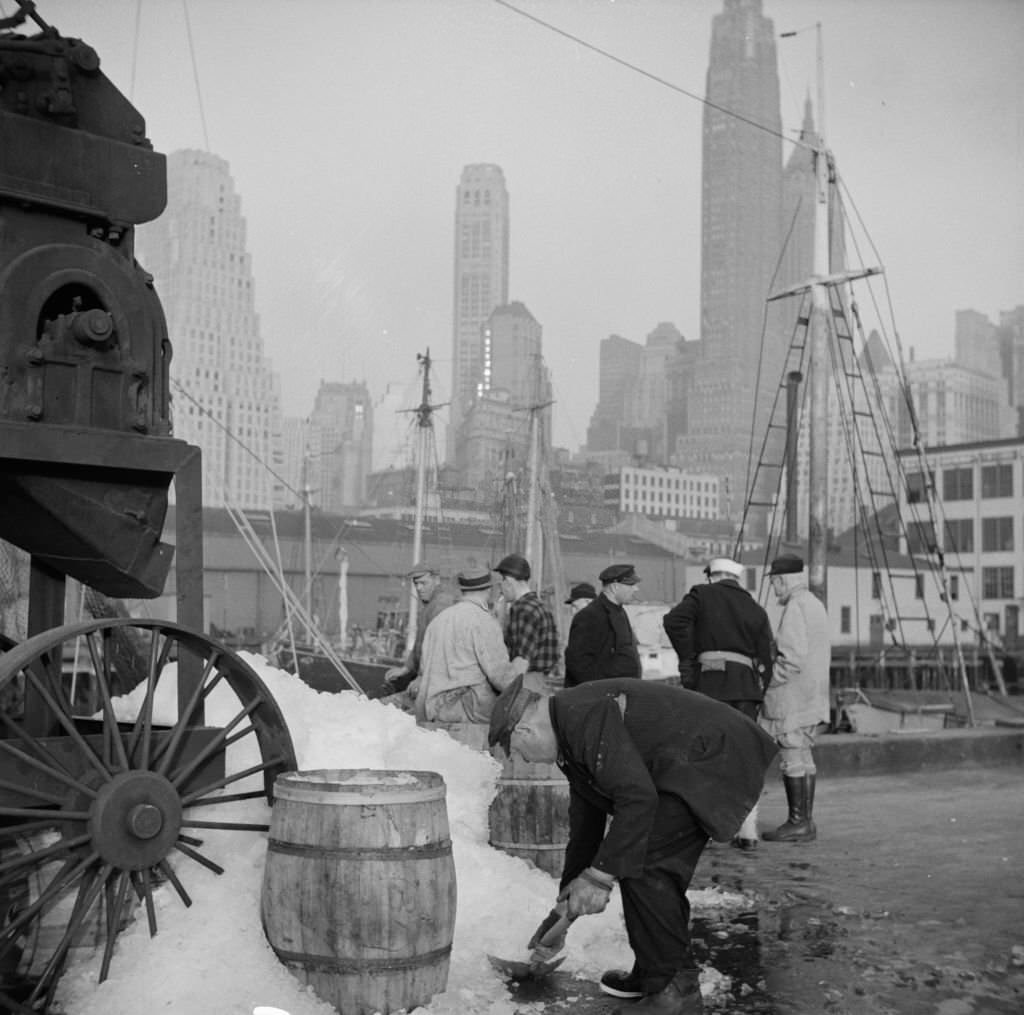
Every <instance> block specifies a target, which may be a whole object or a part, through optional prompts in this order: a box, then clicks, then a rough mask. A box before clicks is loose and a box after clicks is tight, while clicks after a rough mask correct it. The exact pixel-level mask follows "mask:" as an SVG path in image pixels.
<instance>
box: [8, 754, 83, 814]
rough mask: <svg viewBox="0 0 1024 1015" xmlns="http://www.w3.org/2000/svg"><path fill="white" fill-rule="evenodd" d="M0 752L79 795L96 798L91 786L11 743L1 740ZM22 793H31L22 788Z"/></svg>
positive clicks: (57, 800)
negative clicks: (4, 752)
mask: <svg viewBox="0 0 1024 1015" xmlns="http://www.w3.org/2000/svg"><path fill="white" fill-rule="evenodd" d="M0 750H3V751H6V752H7V753H8V754H11V755H13V756H14V757H15V758H17V759H18V760H19V761H20V762H21V763H22V764H23V765H28V766H29V767H30V768H34V769H36V771H38V772H42V773H44V774H45V775H47V776H49V777H50V778H53V779H56V780H57V781H58V782H62V783H64V785H65V786H70V787H71V789H73V790H76V791H77V792H79V793H84V794H85V795H86V796H91V797H94V796H96V790H94V789H92V788H91V787H90V786H87V785H86V784H85V783H84V782H82V781H81V780H79V779H76V778H74V776H72V775H68V774H65V773H66V770H65V769H56V768H54V767H53V766H52V765H47V764H46V763H45V762H44V761H41V760H39V759H37V758H33V757H32V756H31V755H29V754H26V753H25V752H24V751H19V750H18V748H17V747H15V746H14V745H13V744H11V743H9V742H8V741H6V740H0ZM20 792H22V793H29V792H30V791H29V790H28V789H27V788H25V787H22V788H21V789H20ZM32 795H33V796H35V795H37V794H35V793H33V794H32ZM61 799H62V798H60V797H57V798H55V799H54V802H55V803H57V802H59V801H60V800H61Z"/></svg>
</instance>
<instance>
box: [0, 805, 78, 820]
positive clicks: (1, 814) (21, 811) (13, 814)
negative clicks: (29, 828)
mask: <svg viewBox="0 0 1024 1015" xmlns="http://www.w3.org/2000/svg"><path fill="white" fill-rule="evenodd" d="M0 818H50V819H52V820H53V821H88V820H89V812H88V811H47V810H43V809H41V808H35V807H0Z"/></svg>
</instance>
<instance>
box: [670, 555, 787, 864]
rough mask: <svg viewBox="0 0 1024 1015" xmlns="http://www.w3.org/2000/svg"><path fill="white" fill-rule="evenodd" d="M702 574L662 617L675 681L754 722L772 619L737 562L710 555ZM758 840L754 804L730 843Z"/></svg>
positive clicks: (766, 673)
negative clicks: (674, 665)
mask: <svg viewBox="0 0 1024 1015" xmlns="http://www.w3.org/2000/svg"><path fill="white" fill-rule="evenodd" d="M704 574H705V575H706V576H707V581H706V582H705V583H702V584H700V585H694V586H693V588H691V589H690V591H689V592H687V593H686V595H685V596H683V598H682V600H681V601H680V602H679V603H678V604H677V605H676V606H674V607H672V609H671V610H670V611H669V612H668V613H666V614H665V617H664V619H663V621H662V623H663V624H664V627H665V633H666V634H667V635H668V638H669V641H670V642H671V643H672V647H673V648H674V649H675V650H676V655H677V656H678V657H679V677H680V682H681V683H682V685H683V687H687V688H689V689H690V690H693V691H699V692H700V693H701V694H706V695H707V696H708V697H709V698H715V699H716V700H717V701H723V702H725V703H726V704H728V705H731V706H732V707H733V708H735V709H738V710H739V711H740V712H742V713H743V714H744V715H745V716H747V718H748V719H751V720H753V721H754V722H756V721H757V717H758V714H759V711H760V708H761V702H762V700H763V699H764V692H765V688H766V687H767V686H768V681H769V680H771V676H772V627H771V622H770V621H769V619H768V614H767V613H765V611H764V609H763V607H762V606H761V605H760V604H759V603H758V602H757V600H755V599H754V597H753V596H751V595H750V593H749V592H747V590H746V589H744V588H743V587H742V586H741V585H740V581H739V580H740V578H741V577H742V576H743V565H742V564H740V563H738V562H737V561H735V560H732V559H730V558H729V557H714V558H712V559H711V560H710V561H709V562H708V565H707V567H705V568H704ZM757 841H758V831H757V805H756V804H755V805H754V809H753V810H752V811H751V812H750V814H749V815H748V816H747V819H746V821H744V822H743V826H742V827H741V828H740V830H739V832H738V833H737V834H736V836H735V837H734V838H733V840H732V843H733V845H734V846H736V847H737V848H738V849H743V850H748V851H749V850H753V849H755V848H756V847H757Z"/></svg>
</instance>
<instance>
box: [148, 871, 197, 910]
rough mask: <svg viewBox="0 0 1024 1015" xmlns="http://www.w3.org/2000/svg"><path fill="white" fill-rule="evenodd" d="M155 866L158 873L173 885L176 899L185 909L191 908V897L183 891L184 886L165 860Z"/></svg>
mask: <svg viewBox="0 0 1024 1015" xmlns="http://www.w3.org/2000/svg"><path fill="white" fill-rule="evenodd" d="M156 866H157V869H158V870H159V871H160V873H161V874H163V876H164V877H165V878H167V880H168V881H170V883H171V884H172V885H174V890H175V891H176V892H177V893H178V898H179V899H181V901H182V902H183V903H184V904H185V906H186V908H187V907H189V906H191V905H192V897H191V896H190V895H189V894H188V892H186V891H185V886H184V885H183V884H182V883H181V882H180V881H179V880H178V875H177V874H175V873H174V868H173V867H172V866H171V865H170V864H169V863H168V862H167V861H166V860H161V861H160V862H159V863H158V864H157V865H156Z"/></svg>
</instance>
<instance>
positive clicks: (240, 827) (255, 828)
mask: <svg viewBox="0 0 1024 1015" xmlns="http://www.w3.org/2000/svg"><path fill="white" fill-rule="evenodd" d="M181 827H182V828H220V829H228V830H233V831H236V832H265V831H267V829H269V828H270V825H269V824H267V823H266V822H264V823H263V824H262V825H261V824H256V823H247V822H242V821H182V823H181Z"/></svg>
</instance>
